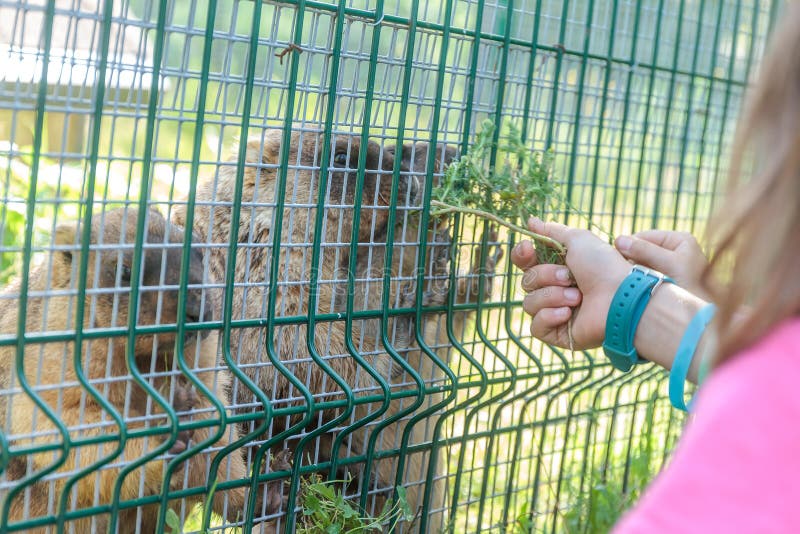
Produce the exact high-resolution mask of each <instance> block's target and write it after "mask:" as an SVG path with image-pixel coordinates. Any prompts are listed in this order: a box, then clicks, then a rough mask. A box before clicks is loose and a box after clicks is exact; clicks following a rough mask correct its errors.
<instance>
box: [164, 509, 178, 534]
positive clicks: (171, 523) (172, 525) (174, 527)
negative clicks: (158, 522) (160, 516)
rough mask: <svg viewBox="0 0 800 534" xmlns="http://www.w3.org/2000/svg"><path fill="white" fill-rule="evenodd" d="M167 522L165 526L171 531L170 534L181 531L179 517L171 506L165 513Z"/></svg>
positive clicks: (176, 533)
mask: <svg viewBox="0 0 800 534" xmlns="http://www.w3.org/2000/svg"><path fill="white" fill-rule="evenodd" d="M165 521H166V523H167V527H169V529H170V530H171V531H172V534H178V533H180V531H181V518H180V517H178V514H177V513H175V510H173V509H172V508H170V509H168V510H167V515H166V519H165Z"/></svg>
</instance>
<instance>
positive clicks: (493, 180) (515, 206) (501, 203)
mask: <svg viewBox="0 0 800 534" xmlns="http://www.w3.org/2000/svg"><path fill="white" fill-rule="evenodd" d="M505 124H506V128H505V129H506V132H505V133H504V134H502V135H498V136H497V137H498V141H497V142H495V129H496V126H495V124H494V123H493V122H492V121H491V120H488V119H486V120H484V121H483V123H482V124H481V129H480V130H479V131H478V132H477V134H476V135H475V141H474V142H473V143H472V144H471V145H470V147H469V149H468V150H467V152H466V154H463V155H462V156H461V157H460V158H459V159H458V160H456V161H454V162H453V163H451V164H450V166H449V167H448V168H447V171H446V172H445V175H444V178H443V180H442V182H441V184H439V185H438V186H437V187H435V188H434V190H433V193H432V199H433V202H432V203H431V205H432V206H433V209H432V210H431V213H432V214H433V215H434V216H436V215H443V214H446V213H449V212H462V213H470V214H473V215H478V216H482V217H486V218H488V219H490V220H492V221H494V222H496V223H498V224H501V225H503V226H506V227H507V228H510V229H511V230H514V231H517V232H520V233H523V234H525V235H528V236H530V237H533V238H534V239H535V240H536V242H537V252H538V253H539V255H540V258H541V259H542V260H544V261H546V262H547V263H563V255H564V251H563V247H561V246H559V245H558V244H557V243H555V242H553V241H552V240H550V239H547V238H545V237H544V236H539V235H536V234H533V233H531V232H528V231H527V230H525V229H524V228H522V226H521V225H524V224H525V221H526V220H527V219H528V217H530V216H531V215H534V216H540V217H541V216H543V215H544V214H545V213H546V212H547V211H548V210H553V209H560V208H562V207H564V206H565V205H566V202H565V201H564V200H563V199H562V197H561V195H560V194H559V192H558V189H557V188H556V186H555V184H554V183H553V181H552V168H553V153H552V151H548V152H545V153H540V152H535V151H533V150H531V149H530V147H528V145H527V144H526V143H525V141H524V139H523V137H522V132H521V130H520V129H519V128H518V127H517V126H516V124H514V123H513V122H510V121H509V122H507V123H505ZM493 158H494V159H493ZM493 161H494V164H492V162H493ZM543 255H545V257H542V256H543Z"/></svg>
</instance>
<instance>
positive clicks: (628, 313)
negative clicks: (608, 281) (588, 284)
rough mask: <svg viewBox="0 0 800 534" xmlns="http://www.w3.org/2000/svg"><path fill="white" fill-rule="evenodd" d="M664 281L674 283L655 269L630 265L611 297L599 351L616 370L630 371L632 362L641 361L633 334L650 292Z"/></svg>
mask: <svg viewBox="0 0 800 534" xmlns="http://www.w3.org/2000/svg"><path fill="white" fill-rule="evenodd" d="M664 282H669V283H675V282H674V281H673V280H672V279H671V278H669V277H668V276H664V275H663V274H661V273H659V272H658V271H653V270H651V269H647V268H646V267H642V266H640V265H634V266H633V268H632V269H631V272H630V274H629V275H628V276H627V277H626V278H625V280H623V281H622V283H621V284H620V286H619V288H617V292H616V293H615V294H614V298H613V299H612V300H611V306H610V307H609V309H608V318H607V319H606V338H605V341H603V352H605V354H606V356H607V357H608V359H609V360H610V361H611V365H613V366H614V367H615V368H617V369H619V370H620V371H623V372H627V371H630V370H631V368H632V367H633V366H634V365H636V364H637V363H640V362H642V361H645V360H643V359H641V358H639V354H638V353H637V352H636V349H635V348H634V347H633V338H634V335H635V334H636V327H637V326H639V320H640V319H641V318H642V314H644V310H645V308H646V307H647V303H648V302H650V296H651V295H652V294H653V292H654V291H655V290H656V289H657V288H658V286H660V285H661V284H663V283H664Z"/></svg>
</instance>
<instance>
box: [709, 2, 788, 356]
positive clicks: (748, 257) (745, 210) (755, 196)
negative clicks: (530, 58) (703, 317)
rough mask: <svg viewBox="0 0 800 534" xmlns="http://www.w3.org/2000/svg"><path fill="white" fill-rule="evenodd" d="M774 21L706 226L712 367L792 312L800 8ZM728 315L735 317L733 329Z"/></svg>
mask: <svg viewBox="0 0 800 534" xmlns="http://www.w3.org/2000/svg"><path fill="white" fill-rule="evenodd" d="M782 18H783V22H782V24H781V25H780V26H779V27H778V28H777V29H776V31H775V33H774V35H773V37H772V40H771V44H770V51H769V53H768V54H767V56H765V58H764V61H763V63H762V65H761V70H760V74H759V81H758V83H757V84H756V85H754V86H753V87H752V89H751V93H750V94H749V95H748V97H747V100H746V103H745V107H744V109H743V116H742V120H740V122H739V126H738V129H737V134H736V137H735V140H734V143H733V147H732V159H731V165H730V172H729V182H728V193H727V195H726V198H725V200H724V202H723V203H722V204H721V205H720V207H719V209H717V210H716V213H715V215H714V217H713V218H712V220H711V222H710V223H709V227H708V228H709V231H708V233H709V239H710V243H711V244H712V246H713V247H714V248H715V249H716V252H715V254H714V256H713V258H712V259H711V262H710V264H709V266H708V268H707V269H706V271H705V273H704V275H703V282H704V284H705V286H706V288H707V289H708V291H709V292H710V293H711V294H712V295H713V297H714V300H715V302H716V303H717V305H718V307H719V309H718V311H717V318H716V320H715V323H716V327H717V334H718V339H717V349H716V355H715V358H714V360H713V365H714V366H718V365H719V364H721V363H722V362H724V361H725V360H727V359H729V358H730V357H731V356H733V355H735V354H736V353H737V352H739V351H741V350H742V349H744V348H746V347H747V346H749V345H750V344H752V343H754V342H755V341H757V340H758V339H760V338H761V337H762V336H764V335H765V334H766V333H767V332H768V331H769V330H770V329H771V328H772V327H774V326H775V325H776V324H778V323H779V322H781V321H782V320H784V319H786V318H788V317H791V316H794V315H798V314H799V313H800V54H798V51H800V5H799V4H798V3H792V4H791V5H787V6H786V7H785V13H784V14H783V17H782ZM720 279H721V280H724V282H725V283H723V284H721V285H720V284H715V283H712V280H720ZM742 310H746V311H744V312H742ZM734 314H737V315H739V314H742V317H741V318H739V317H737V321H736V323H735V324H734V323H733V321H732V320H733V318H734Z"/></svg>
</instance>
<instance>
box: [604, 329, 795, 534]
mask: <svg viewBox="0 0 800 534" xmlns="http://www.w3.org/2000/svg"><path fill="white" fill-rule="evenodd" d="M614 532H615V534H628V533H647V534H651V533H654V534H658V533H661V532H664V533H667V532H669V533H689V532H697V533H703V534H714V533H717V532H725V533H728V532H732V533H738V532H748V533H749V532H754V533H759V534H761V533H769V532H780V533H788V532H800V318H794V319H791V320H788V321H786V322H784V323H782V324H781V325H780V326H778V327H777V328H775V329H774V330H773V331H772V332H771V333H770V334H768V335H767V336H766V337H765V338H764V339H763V340H761V341H760V342H758V343H757V344H756V345H754V346H753V347H751V348H749V349H747V350H745V351H744V352H742V353H741V354H739V355H738V356H736V357H735V359H733V360H731V361H729V362H728V363H726V364H724V365H723V366H721V367H720V368H718V369H716V370H714V371H713V372H712V373H711V374H710V375H709V377H708V379H707V380H706V381H705V383H704V384H703V386H702V388H701V389H700V392H699V396H698V399H697V403H696V405H695V409H694V416H693V418H692V420H691V421H690V422H689V423H688V424H687V426H686V429H685V431H684V434H683V436H682V437H681V440H680V442H679V444H678V446H677V448H676V449H675V453H674V455H673V457H672V460H671V462H670V464H669V466H668V467H667V468H666V469H664V471H663V472H662V473H661V474H660V475H658V477H656V479H655V481H654V482H653V483H652V484H651V485H650V487H649V488H648V490H647V491H646V492H645V494H644V495H643V497H642V498H641V500H640V501H639V503H638V504H637V505H636V506H635V507H634V508H633V510H632V511H631V512H629V513H628V514H627V515H626V516H625V517H624V518H623V519H622V521H621V522H620V523H619V524H618V526H617V527H616V528H615V530H614Z"/></svg>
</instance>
